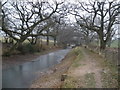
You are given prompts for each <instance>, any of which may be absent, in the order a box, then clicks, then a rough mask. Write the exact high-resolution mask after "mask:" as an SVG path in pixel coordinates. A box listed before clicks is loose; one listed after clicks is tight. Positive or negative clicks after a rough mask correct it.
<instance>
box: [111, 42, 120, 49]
mask: <svg viewBox="0 0 120 90" xmlns="http://www.w3.org/2000/svg"><path fill="white" fill-rule="evenodd" d="M118 43H119V44H120V42H119V41H118V40H115V41H113V42H112V44H111V47H113V48H118Z"/></svg>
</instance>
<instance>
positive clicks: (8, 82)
mask: <svg viewBox="0 0 120 90" xmlns="http://www.w3.org/2000/svg"><path fill="white" fill-rule="evenodd" d="M69 51H70V50H69V49H64V50H58V51H55V52H52V53H49V54H46V55H42V56H40V57H38V58H37V59H35V60H33V61H31V62H27V63H24V64H22V65H19V66H14V67H11V68H9V69H5V70H3V72H2V87H3V88H28V87H29V86H30V85H31V84H32V81H34V80H35V78H37V77H38V76H40V72H44V71H45V70H47V69H49V68H50V67H52V66H54V65H55V64H58V63H60V61H61V60H62V59H63V58H64V57H65V56H66V54H67V53H68V52H69ZM38 73H39V74H38Z"/></svg>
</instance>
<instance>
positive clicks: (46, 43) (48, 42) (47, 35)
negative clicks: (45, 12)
mask: <svg viewBox="0 0 120 90" xmlns="http://www.w3.org/2000/svg"><path fill="white" fill-rule="evenodd" d="M47 34H49V29H48V30H47ZM46 44H47V45H49V36H48V35H47V42H46Z"/></svg>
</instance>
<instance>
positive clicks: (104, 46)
mask: <svg viewBox="0 0 120 90" xmlns="http://www.w3.org/2000/svg"><path fill="white" fill-rule="evenodd" d="M105 48H106V42H105V41H104V40H103V39H100V51H104V50H105Z"/></svg>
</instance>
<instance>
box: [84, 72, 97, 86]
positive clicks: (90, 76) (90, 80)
mask: <svg viewBox="0 0 120 90" xmlns="http://www.w3.org/2000/svg"><path fill="white" fill-rule="evenodd" d="M84 78H85V87H86V88H95V83H96V82H95V78H94V73H87V74H85V76H84Z"/></svg>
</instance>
